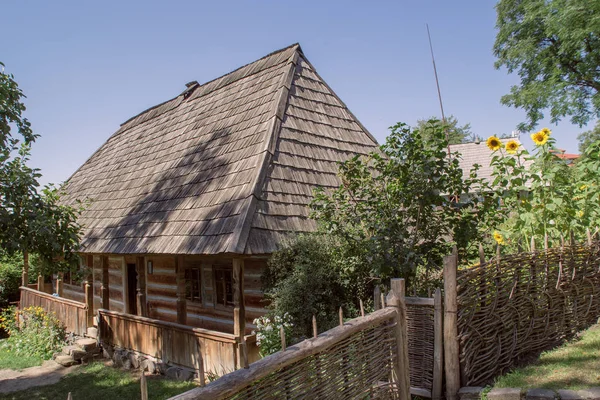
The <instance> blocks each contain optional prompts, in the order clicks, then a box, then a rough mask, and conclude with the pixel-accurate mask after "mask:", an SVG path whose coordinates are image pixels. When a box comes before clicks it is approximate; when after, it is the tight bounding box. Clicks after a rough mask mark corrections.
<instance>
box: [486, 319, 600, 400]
mask: <svg viewBox="0 0 600 400" xmlns="http://www.w3.org/2000/svg"><path fill="white" fill-rule="evenodd" d="M599 385H600V325H594V326H593V327H591V328H589V329H588V330H587V331H584V332H583V333H582V335H581V336H580V338H579V339H575V340H573V341H571V342H568V343H565V344H564V345H562V346H560V347H558V348H556V349H554V350H550V351H547V352H544V353H542V355H541V356H540V358H539V360H538V361H537V362H536V363H535V364H533V365H529V366H526V367H523V368H518V369H516V370H514V371H512V372H510V373H508V374H506V375H504V376H501V377H500V378H498V379H497V380H496V383H495V385H494V387H522V388H526V389H529V388H545V389H555V390H556V389H572V390H577V389H585V388H589V387H591V386H599Z"/></svg>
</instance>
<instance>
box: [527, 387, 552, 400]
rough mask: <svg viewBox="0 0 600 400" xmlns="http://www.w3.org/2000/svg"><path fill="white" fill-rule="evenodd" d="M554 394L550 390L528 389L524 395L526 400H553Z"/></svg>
mask: <svg viewBox="0 0 600 400" xmlns="http://www.w3.org/2000/svg"><path fill="white" fill-rule="evenodd" d="M555 397H556V393H554V390H550V389H529V390H528V391H527V394H526V395H525V399H526V400H554V398H555Z"/></svg>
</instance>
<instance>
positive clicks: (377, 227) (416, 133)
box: [312, 120, 488, 290]
mask: <svg viewBox="0 0 600 400" xmlns="http://www.w3.org/2000/svg"><path fill="white" fill-rule="evenodd" d="M391 130H392V132H391V134H390V135H389V136H388V138H387V140H386V143H385V144H384V145H382V146H381V151H380V152H374V153H372V154H371V155H370V156H369V157H368V158H361V157H358V156H357V157H354V158H352V159H350V160H348V161H346V162H344V163H342V164H341V166H340V171H339V175H340V177H341V181H342V184H341V185H340V187H339V188H337V189H336V190H334V191H332V192H331V193H326V192H324V191H317V192H316V195H315V199H314V201H313V204H312V207H313V210H314V217H315V218H316V219H317V220H318V221H319V222H320V223H321V225H322V228H323V229H324V231H325V233H328V234H335V235H336V236H338V237H340V238H343V239H345V240H346V241H347V242H348V243H356V245H355V246H356V247H362V249H363V252H364V254H365V256H364V259H365V260H367V263H368V265H369V266H370V268H371V271H372V275H373V276H374V277H379V278H381V279H383V280H384V281H387V279H388V278H391V277H403V278H406V279H407V280H408V285H412V286H413V287H416V288H417V289H419V290H422V289H424V286H425V285H427V284H429V283H430V282H431V279H430V278H431V277H432V274H433V273H434V272H435V271H439V270H440V269H441V266H442V258H443V256H445V255H447V254H449V253H450V252H451V251H452V246H453V245H454V244H456V245H457V246H458V249H459V251H460V252H461V253H462V254H461V256H465V255H466V254H465V253H466V252H468V251H469V250H470V249H469V244H470V243H471V242H472V241H473V239H474V238H475V237H477V236H478V234H479V233H478V232H479V231H478V228H479V226H478V223H477V221H478V220H479V219H480V214H481V213H482V212H483V211H484V210H485V209H486V207H484V205H486V204H488V200H486V199H487V197H485V196H467V194H468V193H472V192H473V191H474V190H475V183H476V182H477V179H476V173H475V171H472V175H471V176H467V177H463V171H462V169H461V168H460V167H459V162H458V154H453V155H452V156H451V157H449V156H448V152H447V142H446V140H445V133H444V131H443V129H442V125H441V124H440V123H439V121H435V120H434V121H430V122H428V123H427V124H425V125H424V127H423V128H421V129H419V128H415V129H410V128H409V127H407V126H406V125H404V124H397V125H395V126H394V127H392V128H391ZM424 138H430V139H428V140H427V141H425V139H424ZM459 199H461V200H462V201H461V202H459V201H458V200H459ZM356 253H357V254H360V251H357V252H356ZM417 278H418V279H417Z"/></svg>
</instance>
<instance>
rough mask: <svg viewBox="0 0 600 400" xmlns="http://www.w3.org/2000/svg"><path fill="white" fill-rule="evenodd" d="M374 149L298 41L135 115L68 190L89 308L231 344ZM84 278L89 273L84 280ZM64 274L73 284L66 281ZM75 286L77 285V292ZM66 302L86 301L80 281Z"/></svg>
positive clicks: (71, 286)
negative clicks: (266, 286)
mask: <svg viewBox="0 0 600 400" xmlns="http://www.w3.org/2000/svg"><path fill="white" fill-rule="evenodd" d="M376 147H377V142H376V140H375V139H374V138H373V136H371V135H370V134H369V132H368V131H367V130H366V129H365V128H364V127H363V126H362V125H361V123H360V122H359V121H358V120H357V119H356V117H355V116H354V115H353V114H352V113H351V112H350V111H349V110H348V108H347V107H346V106H345V104H344V103H343V102H342V101H341V100H340V99H339V97H337V96H336V94H335V93H334V92H333V90H332V89H331V88H330V87H329V86H328V85H327V84H326V83H325V81H324V80H323V79H322V78H321V77H320V76H319V74H318V73H317V72H316V70H315V68H314V67H313V66H312V65H311V63H310V62H309V61H308V60H307V59H306V57H305V56H304V54H303V52H302V50H301V48H300V46H299V45H298V44H294V45H292V46H290V47H287V48H285V49H282V50H279V51H276V52H274V53H271V54H269V55H267V56H266V57H263V58H261V59H259V60H257V61H255V62H252V63H250V64H248V65H245V66H243V67H241V68H239V69H237V70H235V71H233V72H230V73H228V74H226V75H224V76H222V77H220V78H217V79H215V80H212V81H210V82H207V83H204V84H199V83H197V82H190V83H188V84H187V85H186V89H185V90H184V91H183V92H182V93H181V94H180V95H178V96H177V97H175V98H173V99H171V100H168V101H166V102H164V103H161V104H158V105H156V106H154V107H152V108H150V109H148V110H146V111H144V112H142V113H140V114H138V115H136V116H134V117H133V118H131V119H129V120H128V121H126V122H125V123H123V124H122V125H121V127H120V128H119V129H118V130H117V131H116V132H115V133H114V134H113V135H112V136H111V137H110V138H109V139H108V140H107V141H106V143H104V144H103V145H102V146H101V147H100V148H99V149H98V150H97V151H96V152H95V153H94V154H93V155H92V156H91V157H90V158H89V159H88V160H87V161H86V162H85V164H83V165H82V166H81V167H80V168H79V169H78V170H77V171H76V172H75V173H74V174H73V176H72V177H71V178H70V179H69V180H68V181H67V184H66V187H65V190H66V192H67V196H66V197H65V201H66V202H67V203H72V202H73V201H74V200H75V199H82V200H83V199H89V201H90V204H89V206H88V207H87V209H86V210H85V211H84V212H83V214H82V216H81V219H80V222H81V223H82V225H83V226H84V227H85V234H84V237H83V242H82V249H81V254H82V259H83V260H84V264H85V266H86V267H87V268H89V269H88V270H87V271H88V273H89V278H88V279H89V281H90V284H91V288H92V289H93V303H94V308H95V309H98V308H103V309H108V310H111V311H115V312H119V313H127V314H133V315H138V316H143V317H148V318H152V319H156V320H161V321H169V322H177V323H179V324H183V325H188V326H193V327H199V328H205V329H210V330H214V331H220V332H225V333H233V334H236V335H244V334H248V333H249V332H250V331H251V329H252V328H253V325H252V321H253V319H254V318H256V317H258V316H260V315H262V314H263V313H264V312H265V309H264V303H263V301H262V300H263V295H262V292H261V281H260V278H261V272H262V270H263V268H264V266H265V264H266V262H267V259H268V256H269V254H271V253H272V252H273V251H275V250H276V249H277V247H278V245H279V244H280V243H281V241H282V240H283V239H284V238H285V237H286V236H288V235H289V234H290V233H296V232H310V231H313V230H315V228H316V225H315V222H314V221H313V220H311V219H310V218H309V209H308V207H307V204H308V203H309V202H310V201H311V199H312V195H313V189H314V188H316V187H317V186H322V187H328V188H332V187H336V186H338V185H339V180H338V177H337V175H336V173H337V168H338V165H337V163H338V162H339V161H343V160H346V159H347V158H349V157H351V156H354V155H356V154H367V153H368V152H370V151H372V150H373V149H375V148H376ZM85 273H86V272H85V270H84V274H85ZM69 279H71V278H69V277H66V279H65V280H66V281H68V280H69ZM73 283H74V282H73ZM63 295H64V296H65V297H67V298H71V299H74V300H78V301H83V297H84V291H83V289H82V285H78V284H69V282H65V284H64V289H63Z"/></svg>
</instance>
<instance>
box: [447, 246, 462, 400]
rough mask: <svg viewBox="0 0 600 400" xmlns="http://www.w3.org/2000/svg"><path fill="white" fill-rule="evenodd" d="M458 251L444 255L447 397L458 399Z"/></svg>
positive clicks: (453, 399)
mask: <svg viewBox="0 0 600 400" xmlns="http://www.w3.org/2000/svg"><path fill="white" fill-rule="evenodd" d="M457 264H458V256H457V254H456V251H454V252H453V254H451V255H449V256H446V257H444V297H445V299H444V359H445V360H444V361H445V363H444V364H445V370H446V399H447V400H456V399H457V396H458V390H459V389H460V362H459V347H458V325H457V315H456V313H457V288H456V269H457Z"/></svg>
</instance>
